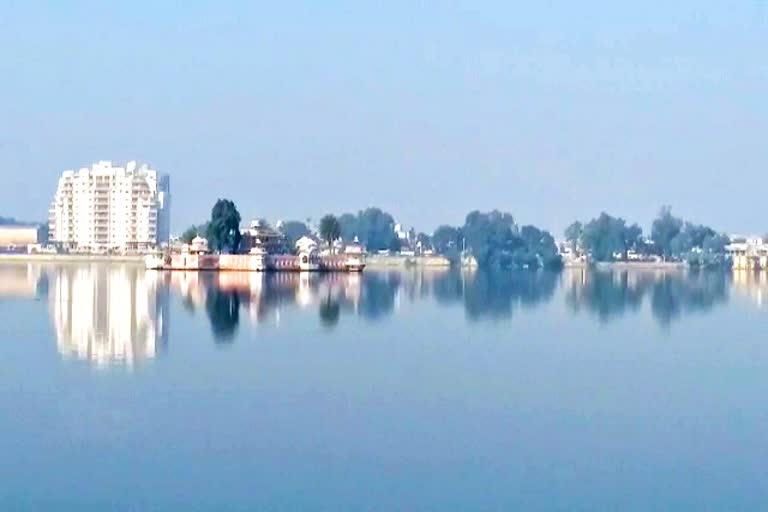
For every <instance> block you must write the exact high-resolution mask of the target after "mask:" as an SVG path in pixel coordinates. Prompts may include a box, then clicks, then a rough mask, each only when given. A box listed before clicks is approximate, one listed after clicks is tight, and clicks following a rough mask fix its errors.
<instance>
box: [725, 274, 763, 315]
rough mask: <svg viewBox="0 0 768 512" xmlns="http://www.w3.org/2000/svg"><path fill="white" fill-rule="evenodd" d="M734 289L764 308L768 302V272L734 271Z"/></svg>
mask: <svg viewBox="0 0 768 512" xmlns="http://www.w3.org/2000/svg"><path fill="white" fill-rule="evenodd" d="M733 289H734V290H735V291H737V292H739V293H741V294H742V295H746V296H747V297H749V299H750V300H751V301H752V302H754V303H755V304H757V305H758V306H760V307H762V306H763V304H764V303H765V302H766V301H768V272H765V271H754V270H734V271H733Z"/></svg>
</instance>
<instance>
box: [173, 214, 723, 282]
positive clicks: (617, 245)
mask: <svg viewBox="0 0 768 512" xmlns="http://www.w3.org/2000/svg"><path fill="white" fill-rule="evenodd" d="M241 222H242V219H241V216H240V213H239V211H238V210H237V207H236V206H235V204H234V203H233V202H232V201H230V200H227V199H219V200H218V201H217V202H216V204H215V205H214V207H213V208H212V210H211V215H210V218H209V220H208V221H206V222H204V223H201V224H199V225H193V226H190V227H189V228H187V229H186V230H185V231H184V232H183V233H182V235H181V236H180V237H179V242H180V243H186V244H189V243H191V242H192V240H193V239H194V238H196V237H202V238H205V239H206V240H207V242H208V246H209V247H210V248H211V250H213V251H215V252H220V253H231V252H238V251H239V250H240V243H241V239H242V237H241V231H240V225H241ZM398 226H399V225H398V224H397V223H396V222H395V219H394V217H393V216H392V215H391V214H390V213H387V212H385V211H383V210H382V209H380V208H366V209H364V210H361V211H359V212H357V213H356V214H355V213H343V214H340V215H335V214H327V215H324V216H323V217H322V218H321V219H320V220H319V222H318V223H317V225H316V226H313V223H312V221H311V219H306V221H300V220H289V221H285V222H281V223H279V226H278V229H279V232H280V233H281V235H282V239H283V241H284V245H283V247H282V250H283V251H285V252H292V251H293V250H294V247H295V243H296V241H298V240H299V239H300V238H302V237H311V238H315V239H317V240H319V241H320V242H321V243H322V244H324V246H325V247H327V248H329V249H330V250H333V248H334V246H337V245H343V244H345V243H351V242H353V241H357V242H359V243H361V244H362V245H363V246H365V247H366V249H367V251H368V253H369V254H371V255H375V257H374V258H373V259H374V260H375V259H376V258H377V257H378V261H379V262H380V263H382V262H383V263H382V264H384V265H386V264H397V263H396V261H397V262H401V263H403V264H407V263H408V262H416V261H418V259H419V258H426V257H428V258H439V260H433V262H437V261H447V262H448V263H449V264H453V265H467V264H470V265H472V266H477V267H482V268H513V269H538V268H560V267H562V266H563V265H569V264H584V265H587V264H596V265H598V266H601V267H603V266H607V265H617V266H622V265H623V266H627V265H632V266H646V267H657V268H678V267H682V266H686V267H687V266H700V267H709V266H724V265H727V264H728V254H727V250H726V249H727V246H728V244H729V243H730V242H731V240H730V239H729V237H728V236H727V235H725V234H723V233H720V232H718V231H716V230H715V229H713V228H711V227H709V226H704V225H701V224H696V223H693V222H690V221H686V220H684V219H682V218H680V217H676V216H675V215H673V214H672V210H671V208H670V207H667V206H665V207H662V208H661V210H660V211H659V214H658V215H657V217H656V218H655V219H654V220H653V222H652V224H651V232H650V235H649V236H645V235H644V233H643V229H642V228H641V227H640V226H639V225H638V224H636V223H633V224H629V223H628V222H627V221H625V220H624V219H623V218H621V217H615V216H613V215H610V214H608V213H605V212H602V213H600V215H598V216H597V217H595V218H593V219H590V220H589V221H586V222H582V221H575V222H573V223H572V224H571V225H569V226H568V228H566V230H565V232H564V237H563V240H562V241H561V242H559V243H558V242H556V240H555V237H554V236H553V235H552V234H551V233H550V232H549V231H547V230H545V229H541V228H538V227H536V226H534V225H530V224H527V225H520V224H518V223H517V222H516V221H515V218H514V217H513V215H512V214H511V213H508V212H502V211H499V210H492V211H488V212H481V211H477V210H475V211H472V212H470V213H469V214H467V216H466V218H465V220H464V223H463V224H462V225H460V226H451V225H441V226H439V227H438V228H437V229H436V230H435V231H434V232H433V233H431V234H428V233H424V232H416V231H415V230H413V229H410V230H408V231H406V232H405V235H404V234H403V231H402V230H397V229H396V227H398ZM387 257H389V259H387ZM435 264H436V265H438V266H439V264H438V263H435Z"/></svg>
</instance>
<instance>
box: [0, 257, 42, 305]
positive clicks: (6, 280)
mask: <svg viewBox="0 0 768 512" xmlns="http://www.w3.org/2000/svg"><path fill="white" fill-rule="evenodd" d="M44 283H45V276H44V274H43V272H42V271H41V269H40V266H39V265H34V264H31V263H8V264H5V263H4V264H2V265H0V298H5V297H13V298H33V297H39V296H40V295H41V294H42V293H43V292H44V290H43V288H44V286H43V285H44Z"/></svg>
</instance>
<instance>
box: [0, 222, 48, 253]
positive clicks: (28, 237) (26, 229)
mask: <svg viewBox="0 0 768 512" xmlns="http://www.w3.org/2000/svg"><path fill="white" fill-rule="evenodd" d="M43 238H44V237H43V233H42V229H41V228H40V226H20V225H4V226H0V249H9V248H23V249H24V250H26V248H27V246H30V245H36V244H39V243H44V242H45V240H43Z"/></svg>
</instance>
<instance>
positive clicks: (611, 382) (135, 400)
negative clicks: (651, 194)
mask: <svg viewBox="0 0 768 512" xmlns="http://www.w3.org/2000/svg"><path fill="white" fill-rule="evenodd" d="M765 294H768V280H767V279H766V276H765V275H764V274H763V275H761V274H732V273H730V272H728V273H721V272H706V273H698V274H689V275H684V274H674V273H673V274H670V273H667V274H664V273H653V272H630V273H613V274H611V273H594V272H585V271H582V270H571V271H564V272H562V273H560V274H548V273H501V274H492V275H489V274H484V273H482V272H477V273H471V274H462V273H456V272H423V273H419V272H402V273H398V272H394V273H378V272H372V271H371V272H366V273H365V274H364V275H341V274H337V275H305V274H279V275H278V274H271V275H261V274H248V273H231V274H229V273H227V274H200V275H198V274H194V273H188V274H184V273H174V274H167V273H166V274H164V273H154V272H145V271H144V270H143V269H139V268H136V267H130V266H122V265H82V266H78V265H67V266H38V265H26V264H24V265H2V266H0V322H1V323H2V325H3V326H4V328H3V335H2V339H1V340H0V432H1V433H2V435H0V454H1V455H2V461H3V463H2V464H0V509H2V510H39V509H43V510H329V511H330V510H387V511H388V510H409V511H410V510H435V511H445V510H681V509H710V510H758V509H762V508H764V507H765V504H766V503H768V481H767V480H766V478H765V475H766V474H767V473H768V399H766V393H768V343H766V341H767V340H766V326H768V309H766V307H765V306H764V305H763V301H764V296H765Z"/></svg>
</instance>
